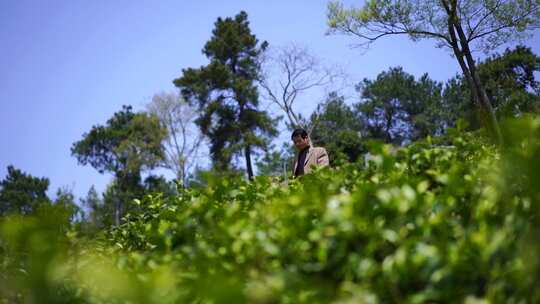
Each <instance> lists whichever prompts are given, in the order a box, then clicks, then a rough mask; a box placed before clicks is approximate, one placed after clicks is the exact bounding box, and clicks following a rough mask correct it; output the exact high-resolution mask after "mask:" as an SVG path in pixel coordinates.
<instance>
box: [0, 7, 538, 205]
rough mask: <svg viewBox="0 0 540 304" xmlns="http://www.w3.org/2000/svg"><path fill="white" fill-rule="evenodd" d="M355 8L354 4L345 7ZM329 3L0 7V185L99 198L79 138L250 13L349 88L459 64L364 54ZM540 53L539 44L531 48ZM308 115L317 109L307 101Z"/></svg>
mask: <svg viewBox="0 0 540 304" xmlns="http://www.w3.org/2000/svg"><path fill="white" fill-rule="evenodd" d="M348 2H350V3H352V2H353V1H348ZM326 3H327V1H321V0H317V1H315V0H309V1H308V0H304V1H253V0H251V1H248V0H245V1H186V0H185V1H180V0H177V1H165V0H160V1H150V0H146V1H127V0H125V1H120V0H115V1H106V0H97V1H83V0H63V1H59V0H49V1H28V0H3V1H0V142H1V143H2V147H1V148H0V179H3V178H4V177H5V175H6V167H7V166H8V165H10V164H12V165H14V166H15V167H16V168H19V169H22V170H23V171H25V172H28V173H30V174H32V175H34V176H39V177H48V178H49V179H50V181H51V187H50V191H49V192H50V194H51V195H52V194H53V193H54V192H55V191H56V189H57V188H59V187H62V186H67V187H69V188H72V190H73V191H74V193H75V194H76V196H78V197H80V196H83V195H85V194H86V192H87V191H88V189H89V188H90V186H91V185H95V186H96V188H97V190H98V191H99V192H101V191H102V190H104V188H105V185H106V184H107V183H108V182H109V181H110V180H111V178H112V177H111V175H108V174H105V175H100V174H99V173H97V172H96V171H95V170H94V169H93V168H91V167H89V166H87V167H83V166H80V165H78V164H77V161H76V159H75V158H73V157H72V156H71V155H70V147H71V145H72V143H73V142H75V141H77V140H80V139H81V138H82V134H83V133H84V132H87V131H89V130H90V128H91V127H92V126H93V125H96V124H104V123H105V122H106V120H107V119H108V118H109V117H111V115H112V114H113V113H114V112H116V111H118V110H120V109H121V106H122V105H123V104H131V105H133V106H134V108H135V109H137V110H139V109H143V108H144V104H146V103H147V102H148V101H149V100H150V98H151V96H152V95H154V94H155V93H158V92H160V91H171V90H173V89H174V86H173V85H172V80H173V79H174V78H177V77H178V76H180V73H181V70H182V69H183V68H187V67H199V66H200V65H203V64H205V63H206V62H207V61H206V58H205V57H204V56H203V55H202V53H201V49H202V47H203V45H204V43H205V42H206V41H207V40H208V39H209V38H210V35H211V31H212V28H213V24H214V22H215V20H216V18H217V17H220V16H221V17H227V16H234V15H235V14H237V13H238V12H239V11H240V10H245V11H246V12H247V13H248V15H249V20H250V22H251V29H252V31H253V33H255V34H256V35H257V37H258V38H259V39H260V40H267V41H268V42H269V43H270V45H284V44H287V43H289V42H295V43H297V44H300V45H304V46H307V47H309V48H310V49H311V51H312V52H313V53H314V54H315V55H317V56H318V57H319V58H322V59H323V60H326V61H328V62H333V63H338V64H341V65H342V66H344V67H345V68H346V71H347V72H348V73H349V75H350V77H351V80H352V81H353V82H357V81H359V80H360V79H362V78H364V77H368V78H373V77H375V76H376V75H377V74H378V73H380V72H381V71H383V70H386V69H387V68H389V67H392V66H397V65H400V66H403V68H404V70H405V71H407V72H409V73H411V74H413V75H416V76H419V75H421V74H423V73H425V72H427V73H429V74H430V76H431V77H432V78H433V79H436V80H439V81H444V80H446V79H448V78H450V77H452V76H453V75H455V74H456V73H457V72H458V66H457V64H456V63H455V61H454V59H453V58H451V57H450V56H449V54H448V53H446V52H445V51H443V50H440V49H435V48H433V44H432V43H431V42H421V43H412V42H409V41H408V40H407V39H406V38H397V39H396V38H392V39H386V40H383V41H381V42H379V43H376V44H375V45H373V47H372V48H371V49H370V50H369V51H368V52H367V53H365V54H363V53H362V52H360V51H359V50H358V49H354V48H351V47H350V45H351V44H353V43H354V42H355V40H354V38H353V37H344V36H325V31H326ZM527 44H528V45H530V46H532V47H533V50H534V51H535V52H536V53H540V38H539V35H538V34H537V35H535V37H534V39H532V40H531V41H529V42H528V43H527ZM302 105H303V107H304V111H306V112H307V113H309V111H310V110H311V109H312V107H313V106H314V103H313V102H312V100H309V98H304V100H302Z"/></svg>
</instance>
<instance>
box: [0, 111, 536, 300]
mask: <svg viewBox="0 0 540 304" xmlns="http://www.w3.org/2000/svg"><path fill="white" fill-rule="evenodd" d="M505 130H508V134H507V135H506V138H507V143H508V146H507V148H505V149H502V150H499V149H497V148H495V147H493V146H491V145H490V144H489V143H487V142H484V141H483V140H482V139H481V137H479V136H478V135H477V134H459V133H456V134H450V135H449V136H448V137H446V138H445V139H437V140H435V139H433V140H432V139H429V138H428V139H427V140H426V141H423V142H418V143H414V144H412V145H410V146H407V147H404V148H399V149H396V148H394V147H391V146H388V145H382V144H379V145H374V146H372V147H371V150H370V151H371V157H370V158H369V160H367V161H366V162H358V163H352V164H344V165H342V166H340V167H338V168H324V169H322V170H317V171H316V172H315V173H314V174H310V175H306V176H303V177H302V178H300V179H299V180H293V181H290V182H289V184H288V185H286V184H284V182H283V181H281V180H278V179H275V178H271V177H257V178H256V180H255V181H253V182H248V181H245V180H242V179H234V178H229V179H223V178H221V179H220V178H215V179H211V180H210V181H209V185H208V187H206V188H203V189H198V190H195V189H185V190H182V191H181V193H180V195H178V196H176V197H172V198H171V197H167V198H164V197H162V196H160V195H153V196H147V197H145V198H143V199H141V200H136V201H135V202H134V203H135V204H138V205H139V207H140V209H141V210H142V212H141V213H139V214H136V215H128V216H127V217H126V219H125V222H124V224H122V225H121V226H118V227H116V228H114V229H112V230H111V231H108V232H106V233H104V234H102V236H101V237H100V238H98V239H91V240H90V239H86V238H85V237H83V236H81V235H77V233H76V232H75V231H73V230H70V231H68V232H66V231H63V232H62V231H56V232H54V233H53V232H51V233H50V234H43V231H47V230H46V229H47V225H49V224H48V222H47V221H40V220H39V218H33V219H20V222H18V223H17V222H16V220H15V219H7V220H4V223H3V225H2V238H1V239H0V242H1V243H0V250H1V253H2V264H0V265H1V266H0V267H1V268H0V269H1V270H2V275H1V276H0V283H2V285H1V286H3V287H0V292H2V297H3V298H4V301H6V302H10V301H19V302H50V303H52V302H55V303H56V302H82V303H426V302H427V303H433V302H443V303H444V302H466V303H538V302H540V290H539V289H538V288H537V286H538V282H540V281H539V280H538V278H539V276H538V274H539V273H540V271H539V263H538V257H537V254H536V253H537V252H538V249H539V247H538V245H537V244H538V241H539V238H538V237H539V236H540V233H538V231H539V229H538V227H540V225H538V215H539V208H538V203H540V199H539V194H538V193H539V191H538V190H537V189H539V188H538V186H540V185H539V180H540V179H539V178H540V176H539V174H540V173H539V172H540V168H539V167H538V166H539V164H540V163H539V162H538V159H540V149H539V147H540V141H539V139H540V134H539V132H540V122H539V120H538V119H535V118H529V119H524V120H522V121H519V122H513V123H511V124H509V125H508V126H507V128H506V129H505ZM515 130H519V132H516V131H515ZM53 226H54V225H53Z"/></svg>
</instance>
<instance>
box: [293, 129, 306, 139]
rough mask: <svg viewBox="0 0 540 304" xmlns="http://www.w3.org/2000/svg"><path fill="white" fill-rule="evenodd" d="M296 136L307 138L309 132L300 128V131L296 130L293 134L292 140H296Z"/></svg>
mask: <svg viewBox="0 0 540 304" xmlns="http://www.w3.org/2000/svg"><path fill="white" fill-rule="evenodd" d="M296 136H300V137H302V138H307V137H308V134H307V131H306V130H304V129H302V128H299V129H295V130H294V131H293V132H292V135H291V139H293V138H295V137H296Z"/></svg>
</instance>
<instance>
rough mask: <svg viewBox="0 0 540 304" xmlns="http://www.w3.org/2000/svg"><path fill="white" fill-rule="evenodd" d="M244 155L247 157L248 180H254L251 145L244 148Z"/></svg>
mask: <svg viewBox="0 0 540 304" xmlns="http://www.w3.org/2000/svg"><path fill="white" fill-rule="evenodd" d="M244 154H245V156H246V169H247V174H248V179H249V180H250V181H251V180H253V168H252V166H251V146H250V145H249V144H247V145H246V147H245V148H244Z"/></svg>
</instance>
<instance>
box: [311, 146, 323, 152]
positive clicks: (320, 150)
mask: <svg viewBox="0 0 540 304" xmlns="http://www.w3.org/2000/svg"><path fill="white" fill-rule="evenodd" d="M313 152H319V153H323V152H326V149H325V148H323V147H313Z"/></svg>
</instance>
